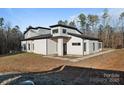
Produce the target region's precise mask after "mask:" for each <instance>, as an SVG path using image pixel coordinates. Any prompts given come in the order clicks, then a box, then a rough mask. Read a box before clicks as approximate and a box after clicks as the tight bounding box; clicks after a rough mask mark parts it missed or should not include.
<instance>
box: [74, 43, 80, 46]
mask: <svg viewBox="0 0 124 93" xmlns="http://www.w3.org/2000/svg"><path fill="white" fill-rule="evenodd" d="M72 45H73V46H80V45H81V43H72Z"/></svg>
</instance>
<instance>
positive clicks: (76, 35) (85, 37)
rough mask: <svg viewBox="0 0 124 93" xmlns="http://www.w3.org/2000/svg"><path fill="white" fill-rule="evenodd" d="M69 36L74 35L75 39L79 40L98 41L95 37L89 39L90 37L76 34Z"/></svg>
mask: <svg viewBox="0 0 124 93" xmlns="http://www.w3.org/2000/svg"><path fill="white" fill-rule="evenodd" d="M68 34H69V35H72V36H75V37H79V38H82V39H88V40H98V41H99V39H98V38H95V37H89V36H85V35H79V34H74V33H68Z"/></svg>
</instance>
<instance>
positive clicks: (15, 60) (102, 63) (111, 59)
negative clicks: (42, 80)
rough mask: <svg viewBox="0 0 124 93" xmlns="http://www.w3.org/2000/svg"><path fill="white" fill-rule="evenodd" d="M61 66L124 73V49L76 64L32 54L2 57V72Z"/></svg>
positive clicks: (39, 70)
mask: <svg viewBox="0 0 124 93" xmlns="http://www.w3.org/2000/svg"><path fill="white" fill-rule="evenodd" d="M61 65H71V66H79V67H92V68H97V69H109V70H121V71H124V49H121V50H116V51H114V52H111V53H107V54H103V55H100V56H97V57H93V58H90V59H86V60H83V61H80V62H75V63H72V62H67V61H62V60H57V59H51V58H45V57H42V56H41V55H37V54H30V53H21V54H16V55H8V56H1V57H0V72H13V71H15V72H41V71H47V70H51V69H53V68H56V67H58V66H61Z"/></svg>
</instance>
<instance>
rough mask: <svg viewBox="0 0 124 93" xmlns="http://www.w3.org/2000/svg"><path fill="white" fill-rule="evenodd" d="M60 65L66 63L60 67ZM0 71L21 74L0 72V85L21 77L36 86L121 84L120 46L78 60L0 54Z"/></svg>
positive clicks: (123, 74)
mask: <svg viewBox="0 0 124 93" xmlns="http://www.w3.org/2000/svg"><path fill="white" fill-rule="evenodd" d="M62 65H64V66H65V65H67V66H66V67H65V68H64V66H63V67H61V66H62ZM57 67H60V68H57ZM2 72H23V73H19V74H5V75H0V84H19V83H20V82H22V81H25V80H31V81H33V82H34V84H36V85H38V84H39V85H53V84H55V85H56V84H59V85H60V84H64V85H65V84H67V85H69V84H85V85H86V84H124V49H118V50H115V51H113V52H110V53H107V54H103V55H100V56H96V57H93V58H89V59H85V60H82V61H79V62H69V61H68V62H67V61H62V60H57V59H51V58H45V57H42V56H41V55H37V54H31V53H21V54H16V55H8V56H1V57H0V73H2ZM32 72H33V73H32Z"/></svg>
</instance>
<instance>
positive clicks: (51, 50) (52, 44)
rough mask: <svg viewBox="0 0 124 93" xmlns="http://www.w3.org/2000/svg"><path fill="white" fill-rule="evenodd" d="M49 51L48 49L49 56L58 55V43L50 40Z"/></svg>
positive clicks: (48, 43) (48, 42)
mask: <svg viewBox="0 0 124 93" xmlns="http://www.w3.org/2000/svg"><path fill="white" fill-rule="evenodd" d="M47 45H48V47H47V49H48V51H47V52H48V54H49V55H50V54H57V42H55V41H53V40H51V39H48V40H47Z"/></svg>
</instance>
